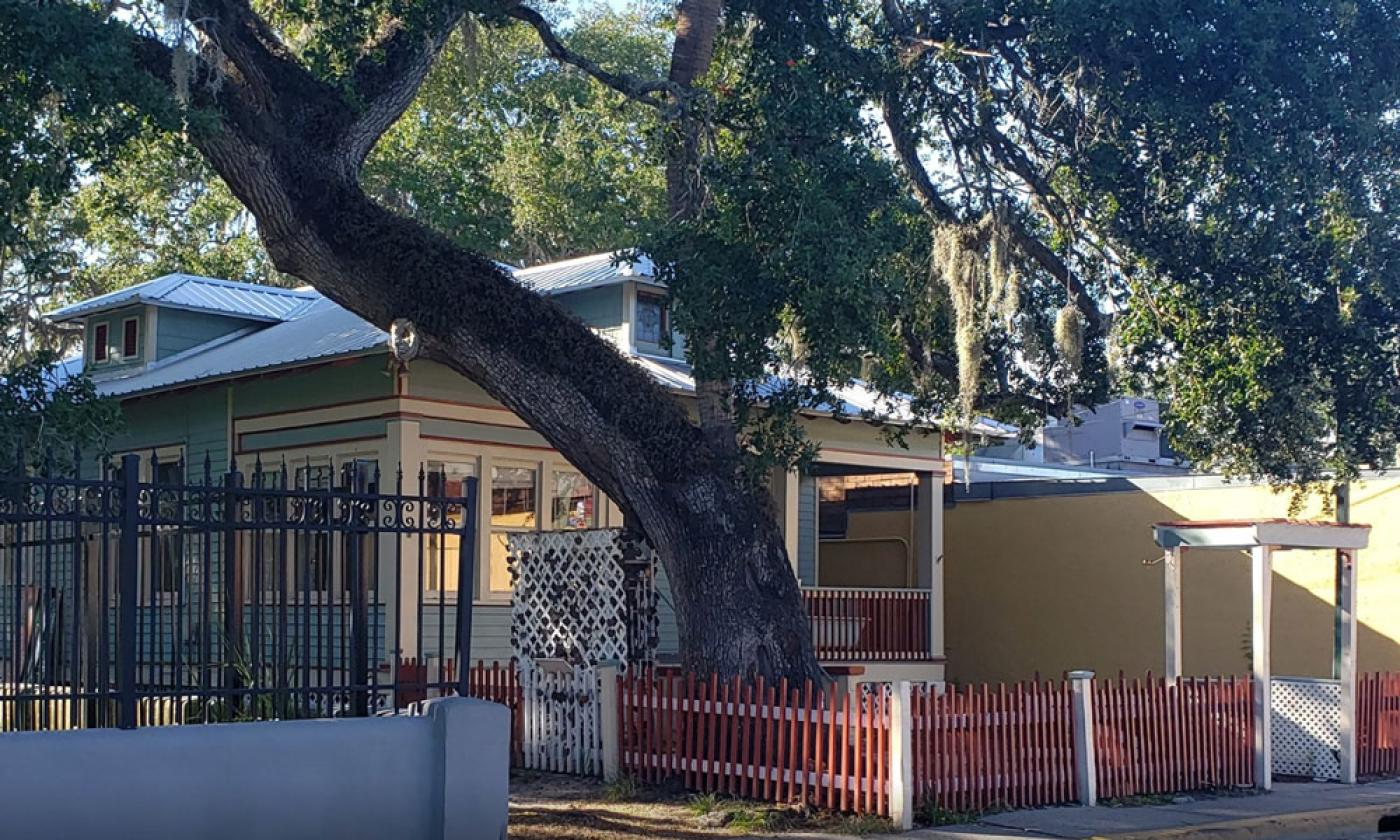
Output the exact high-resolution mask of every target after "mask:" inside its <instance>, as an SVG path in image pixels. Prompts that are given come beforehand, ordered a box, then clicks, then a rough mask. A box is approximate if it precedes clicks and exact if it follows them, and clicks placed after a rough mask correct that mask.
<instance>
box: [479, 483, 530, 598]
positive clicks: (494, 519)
mask: <svg viewBox="0 0 1400 840" xmlns="http://www.w3.org/2000/svg"><path fill="white" fill-rule="evenodd" d="M538 480H539V472H538V471H537V470H536V469H535V467H533V466H528V467H526V466H519V467H516V466H499V467H492V468H491V569H490V580H489V585H490V588H491V591H492V592H509V591H510V589H511V584H510V570H509V566H508V564H507V563H506V556H507V554H508V553H509V547H508V544H507V542H506V540H507V534H509V533H511V532H512V531H516V532H518V531H533V530H534V529H535V525H536V523H537V521H538V520H537V510H538V506H537V492H536V491H537V484H538Z"/></svg>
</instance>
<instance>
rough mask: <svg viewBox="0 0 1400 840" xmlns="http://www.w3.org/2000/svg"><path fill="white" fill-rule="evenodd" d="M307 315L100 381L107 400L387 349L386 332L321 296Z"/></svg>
mask: <svg viewBox="0 0 1400 840" xmlns="http://www.w3.org/2000/svg"><path fill="white" fill-rule="evenodd" d="M312 294H313V297H312V299H311V300H310V302H309V304H308V305H307V306H305V307H304V308H303V309H302V311H300V312H298V313H296V314H294V315H293V316H292V317H291V318H289V319H288V320H286V321H283V322H281V323H279V324H273V325H272V326H269V327H261V328H257V327H252V328H249V329H246V330H240V331H238V332H234V333H231V334H230V335H227V336H224V337H222V338H218V339H215V340H214V341H211V342H209V343H207V344H201V345H199V346H198V347H192V348H190V349H189V350H186V351H185V352H183V353H178V354H176V355H174V356H171V357H169V358H167V359H161V360H160V361H158V362H153V363H152V364H150V365H149V366H147V367H145V368H142V369H138V370H135V371H132V372H131V373H129V374H126V375H118V376H114V377H111V378H106V377H104V378H101V379H98V380H97V381H96V382H95V383H94V384H95V385H96V387H97V392H98V393H99V394H102V395H103V396H113V397H119V396H135V395H136V394H141V393H147V392H151V391H159V390H163V389H166V388H173V387H176V386H180V385H189V384H192V383H195V382H203V381H206V380H213V379H224V378H227V377H230V376H235V375H243V374H249V373H255V372H257V371H261V370H270V369H273V368H284V367H294V366H296V365H301V364H307V363H310V362H314V361H318V360H321V359H328V358H334V357H340V356H349V355H354V354H357V353H363V352H366V351H369V350H375V349H383V350H387V349H388V346H387V344H386V342H387V341H388V335H387V333H385V332H384V331H383V330H381V329H379V328H378V327H376V326H374V325H373V324H370V323H369V322H367V321H365V320H363V319H362V318H360V316H358V315H356V314H354V313H353V312H350V311H349V310H347V309H342V308H341V307H340V306H338V305H337V304H335V303H333V302H332V301H330V300H328V299H326V298H323V297H320V296H319V295H315V294H314V293H312Z"/></svg>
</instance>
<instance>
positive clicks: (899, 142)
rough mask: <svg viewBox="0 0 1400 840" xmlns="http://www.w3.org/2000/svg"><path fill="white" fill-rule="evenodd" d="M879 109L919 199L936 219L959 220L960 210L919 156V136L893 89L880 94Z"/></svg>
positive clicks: (896, 152) (900, 161)
mask: <svg viewBox="0 0 1400 840" xmlns="http://www.w3.org/2000/svg"><path fill="white" fill-rule="evenodd" d="M880 111H881V113H882V115H883V116H884V120H885V126H886V127H887V128H889V130H890V142H891V144H892V145H893V146H894V154H895V157H896V158H898V159H899V163H900V165H901V166H902V167H903V168H904V172H905V174H906V175H907V176H908V177H909V183H910V184H912V185H913V187H914V194H915V195H916V196H918V198H919V202H920V203H922V204H923V205H924V209H926V210H927V211H928V212H929V214H930V215H932V216H933V217H934V218H935V219H937V220H939V221H942V222H949V223H952V222H956V221H957V220H958V216H957V213H956V212H955V211H954V210H953V207H952V205H950V204H949V203H948V202H947V200H945V199H944V198H943V196H942V195H940V194H939V192H938V187H936V186H934V183H933V178H932V177H930V176H929V174H928V168H927V167H925V166H924V162H923V161H922V160H920V159H919V141H918V138H917V137H915V135H914V129H913V127H912V126H910V125H909V122H908V120H906V119H905V118H904V109H903V108H902V107H901V106H900V104H899V101H898V99H896V97H895V95H894V93H893V92H889V91H886V92H885V93H884V94H882V95H881V97H880Z"/></svg>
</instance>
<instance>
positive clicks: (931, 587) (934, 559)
mask: <svg viewBox="0 0 1400 840" xmlns="http://www.w3.org/2000/svg"><path fill="white" fill-rule="evenodd" d="M918 476H919V491H918V505H917V509H916V510H915V512H914V513H915V518H916V521H917V523H918V524H917V526H916V528H915V531H914V532H915V535H916V536H917V538H918V540H917V543H918V552H919V553H918V555H917V562H918V564H919V566H920V567H921V568H920V569H919V570H918V572H919V580H918V581H917V583H918V584H919V585H920V586H926V587H927V588H928V609H929V616H928V628H929V640H928V641H929V651H928V652H929V655H930V656H932V657H935V658H942V657H943V653H944V647H943V645H944V629H943V473H941V472H921V473H919V474H918ZM925 570H926V571H925Z"/></svg>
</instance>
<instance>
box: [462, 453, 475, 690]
mask: <svg viewBox="0 0 1400 840" xmlns="http://www.w3.org/2000/svg"><path fill="white" fill-rule="evenodd" d="M462 492H463V495H464V496H465V498H464V499H463V507H462V534H461V542H460V543H459V545H460V546H461V548H460V550H459V551H458V552H457V696H459V697H468V696H470V694H471V691H470V688H471V679H470V678H471V666H472V663H471V656H472V592H473V591H474V590H475V588H476V513H477V512H476V478H475V477H468V478H467V480H466V481H465V482H464V486H463V488H462Z"/></svg>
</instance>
